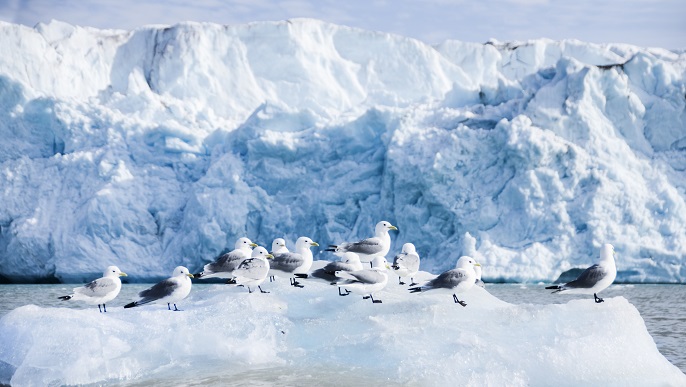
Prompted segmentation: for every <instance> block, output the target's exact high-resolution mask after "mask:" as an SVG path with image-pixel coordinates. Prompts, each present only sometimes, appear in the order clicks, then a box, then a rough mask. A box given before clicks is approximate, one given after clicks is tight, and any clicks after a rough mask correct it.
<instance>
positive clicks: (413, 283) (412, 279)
mask: <svg viewBox="0 0 686 387" xmlns="http://www.w3.org/2000/svg"><path fill="white" fill-rule="evenodd" d="M410 280H411V281H412V283H411V284H410V286H415V285H419V284H418V283H416V282H414V277H410Z"/></svg>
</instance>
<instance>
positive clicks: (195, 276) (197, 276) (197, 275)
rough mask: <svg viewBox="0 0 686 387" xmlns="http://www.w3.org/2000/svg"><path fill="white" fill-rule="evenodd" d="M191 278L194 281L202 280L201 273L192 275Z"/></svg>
mask: <svg viewBox="0 0 686 387" xmlns="http://www.w3.org/2000/svg"><path fill="white" fill-rule="evenodd" d="M193 278H195V279H198V278H202V273H198V274H193Z"/></svg>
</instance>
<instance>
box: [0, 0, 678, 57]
mask: <svg viewBox="0 0 686 387" xmlns="http://www.w3.org/2000/svg"><path fill="white" fill-rule="evenodd" d="M302 17H305V18H314V19H320V20H324V21H327V22H331V23H335V24H341V25H346V26H350V27H358V28H363V29H366V30H373V31H381V32H389V33H395V34H400V35H403V36H408V37H412V38H416V39H419V40H422V41H424V42H426V43H429V44H437V43H441V42H443V41H445V40H448V39H455V40H461V41H465V42H477V43H483V42H486V41H488V40H490V39H496V40H498V41H501V42H512V41H525V40H531V39H538V38H548V39H553V40H562V39H577V40H581V41H584V42H591V43H628V44H633V45H637V46H641V47H662V48H668V49H686V1H684V0H480V1H476V0H421V1H416V0H344V1H341V0H287V1H269V0H194V1H188V0H0V20H3V21H7V22H12V23H18V24H24V25H27V26H30V27H33V26H35V25H36V24H37V23H39V22H43V23H47V22H49V21H50V20H52V19H56V20H60V21H64V22H67V23H70V24H75V25H80V26H89V27H96V28H107V29H110V28H114V29H126V30H131V29H135V28H137V27H141V26H144V25H150V24H164V25H173V24H176V23H178V22H183V21H197V22H213V23H218V24H244V23H249V22H254V21H276V20H285V19H292V18H302Z"/></svg>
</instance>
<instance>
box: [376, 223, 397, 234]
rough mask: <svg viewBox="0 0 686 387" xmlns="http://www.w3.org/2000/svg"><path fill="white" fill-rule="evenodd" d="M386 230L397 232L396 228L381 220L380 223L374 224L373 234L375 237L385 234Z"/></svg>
mask: <svg viewBox="0 0 686 387" xmlns="http://www.w3.org/2000/svg"><path fill="white" fill-rule="evenodd" d="M388 230H396V231H397V230H398V228H397V227H395V226H394V225H392V224H391V223H390V222H387V221H385V220H382V221H381V222H379V223H377V224H376V227H375V228H374V232H375V233H376V235H379V234H383V233H387V232H388Z"/></svg>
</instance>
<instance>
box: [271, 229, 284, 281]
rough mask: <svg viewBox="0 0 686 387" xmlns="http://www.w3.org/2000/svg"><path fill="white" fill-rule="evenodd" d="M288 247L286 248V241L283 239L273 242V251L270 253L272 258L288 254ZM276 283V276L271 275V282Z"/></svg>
mask: <svg viewBox="0 0 686 387" xmlns="http://www.w3.org/2000/svg"><path fill="white" fill-rule="evenodd" d="M288 252H289V250H288V247H286V240H285V239H283V238H276V239H274V241H273V242H272V251H270V252H269V254H271V255H272V256H273V255H274V254H279V253H288ZM272 281H274V276H273V275H272V274H271V273H270V275H269V282H272Z"/></svg>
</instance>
